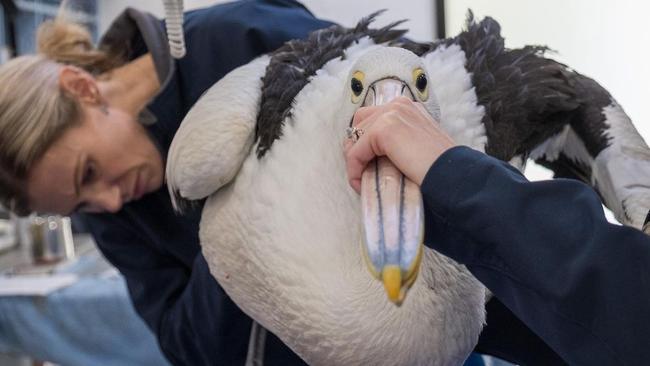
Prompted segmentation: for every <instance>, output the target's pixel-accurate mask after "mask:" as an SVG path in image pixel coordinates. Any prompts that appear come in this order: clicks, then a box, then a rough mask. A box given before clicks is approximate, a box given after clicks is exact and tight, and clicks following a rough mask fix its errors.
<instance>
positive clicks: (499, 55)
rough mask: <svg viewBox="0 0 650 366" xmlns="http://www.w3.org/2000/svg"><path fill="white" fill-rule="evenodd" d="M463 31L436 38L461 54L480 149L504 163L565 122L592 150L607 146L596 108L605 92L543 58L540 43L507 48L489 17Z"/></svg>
mask: <svg viewBox="0 0 650 366" xmlns="http://www.w3.org/2000/svg"><path fill="white" fill-rule="evenodd" d="M466 27H467V30H466V31H464V32H463V33H461V34H460V35H458V36H457V37H454V38H450V39H447V40H444V41H442V43H443V44H445V45H447V46H449V45H451V44H458V45H459V46H460V47H461V48H462V50H463V51H464V52H465V55H466V58H467V62H466V65H465V66H466V68H467V70H468V71H469V72H471V73H472V83H473V85H474V86H475V88H476V89H475V90H476V94H477V97H478V102H479V104H481V105H483V107H484V108H485V116H484V117H483V123H484V124H485V129H486V132H487V137H488V143H487V146H486V152H487V153H488V154H490V155H493V156H495V157H497V158H499V159H502V160H505V161H509V160H510V159H512V158H513V157H514V156H517V155H522V156H527V155H528V153H529V152H530V151H531V150H532V149H533V148H534V147H536V146H537V145H539V144H540V143H541V142H543V141H545V140H546V139H548V138H549V137H551V136H553V135H555V134H557V133H558V132H560V131H561V130H562V128H564V126H566V125H567V124H569V125H571V126H572V127H573V128H574V130H576V132H577V133H578V134H579V135H580V137H581V138H583V139H584V140H585V144H586V145H587V146H588V150H589V151H590V152H591V153H592V154H594V155H595V154H596V153H597V152H599V151H600V150H602V149H603V148H605V147H606V146H607V139H606V138H605V136H604V131H605V129H606V128H607V126H606V125H605V122H604V116H603V115H602V113H601V111H602V108H603V107H604V106H606V105H608V104H609V103H611V97H609V94H608V93H607V92H606V91H605V90H604V89H603V88H602V87H601V86H600V85H598V84H597V83H595V82H594V81H593V80H591V79H589V78H586V77H584V76H582V75H580V74H578V73H576V72H574V71H572V70H570V69H569V68H568V67H567V66H566V65H563V64H561V63H559V62H557V61H554V60H551V59H549V58H546V57H545V53H546V52H547V51H548V48H547V47H543V46H527V47H523V48H520V49H507V48H506V47H505V42H504V39H503V37H502V36H501V27H500V25H499V23H497V22H496V21H495V20H494V19H492V18H490V17H486V18H484V19H483V20H482V21H481V22H480V23H476V22H475V21H474V15H473V14H472V12H471V11H469V12H468V16H467V25H466Z"/></svg>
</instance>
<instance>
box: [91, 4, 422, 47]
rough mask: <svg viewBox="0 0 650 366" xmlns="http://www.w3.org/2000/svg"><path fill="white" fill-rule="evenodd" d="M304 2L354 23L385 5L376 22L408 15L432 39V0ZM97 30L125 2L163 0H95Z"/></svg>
mask: <svg viewBox="0 0 650 366" xmlns="http://www.w3.org/2000/svg"><path fill="white" fill-rule="evenodd" d="M220 2H225V1H224V0H185V1H184V3H185V9H186V10H189V9H194V8H200V7H204V6H208V5H210V4H216V3H220ZM303 4H305V6H307V8H309V10H311V11H312V12H313V13H314V14H315V15H316V16H317V17H319V18H323V19H328V20H332V21H335V22H337V23H339V24H342V25H345V26H353V25H354V24H356V22H357V21H358V20H359V19H361V18H362V17H364V16H366V15H368V14H370V13H372V12H374V11H376V10H379V9H388V11H387V12H386V13H384V15H383V16H381V18H379V19H378V20H377V22H376V24H377V25H385V24H387V23H390V22H392V21H395V20H399V19H410V21H409V22H408V23H406V24H405V25H404V26H403V27H405V28H408V29H410V30H411V33H410V37H412V38H413V39H415V40H432V39H433V35H434V30H435V14H434V6H433V0H408V1H407V2H406V4H407V6H404V4H405V3H402V2H396V1H395V0H304V1H303ZM97 5H98V12H97V13H98V16H99V33H100V34H102V33H103V32H104V31H105V30H106V28H107V27H108V26H109V25H110V23H111V21H112V20H113V19H114V18H115V17H116V16H117V15H118V14H119V13H120V12H121V11H122V10H123V9H124V8H125V7H127V6H132V7H137V8H139V9H144V10H147V11H149V12H151V13H153V14H154V15H156V16H159V17H163V16H164V8H163V6H162V0H98V2H97Z"/></svg>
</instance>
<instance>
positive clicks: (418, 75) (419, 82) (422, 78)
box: [413, 68, 429, 101]
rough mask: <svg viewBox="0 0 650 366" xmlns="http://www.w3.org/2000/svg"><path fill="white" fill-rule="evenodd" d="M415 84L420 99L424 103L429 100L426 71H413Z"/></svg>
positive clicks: (419, 69) (418, 69)
mask: <svg viewBox="0 0 650 366" xmlns="http://www.w3.org/2000/svg"><path fill="white" fill-rule="evenodd" d="M413 82H414V83H415V88H417V90H418V94H419V96H420V99H422V100H423V101H424V100H426V99H427V98H428V93H427V85H429V81H428V80H427V74H425V73H424V70H422V69H421V68H417V69H415V70H413Z"/></svg>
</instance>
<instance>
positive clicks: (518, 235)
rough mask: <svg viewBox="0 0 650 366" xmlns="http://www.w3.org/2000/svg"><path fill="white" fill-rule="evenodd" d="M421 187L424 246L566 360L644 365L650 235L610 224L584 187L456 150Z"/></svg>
mask: <svg viewBox="0 0 650 366" xmlns="http://www.w3.org/2000/svg"><path fill="white" fill-rule="evenodd" d="M421 189H422V193H423V196H424V202H425V218H426V227H425V232H426V234H425V243H427V246H429V247H431V248H433V249H435V250H438V251H440V252H442V253H444V254H445V255H448V256H449V257H451V258H453V259H455V260H456V261H458V262H460V263H463V264H465V265H466V266H467V268H468V269H469V270H470V271H471V272H472V274H474V276H476V277H477V278H478V279H479V280H480V281H481V282H482V283H484V284H485V285H486V286H487V287H488V288H489V289H490V290H491V291H492V292H493V293H494V295H495V296H496V297H497V298H498V299H499V300H500V301H501V302H502V303H503V304H505V305H506V306H507V308H509V309H510V310H511V311H512V312H513V313H514V314H515V315H516V316H517V317H518V318H519V319H521V321H522V322H523V323H524V324H525V325H527V326H528V327H530V329H532V330H533V331H534V332H535V333H536V334H538V335H539V336H540V337H541V338H542V339H544V340H545V341H546V343H547V344H548V345H549V346H550V347H551V348H552V349H553V350H554V351H555V352H557V354H559V355H560V356H561V357H562V359H564V361H566V362H567V363H569V364H571V365H643V364H648V362H650V347H649V346H650V238H649V237H648V236H646V235H645V234H643V233H642V232H641V231H638V230H636V229H633V228H629V227H624V226H619V225H614V224H610V223H608V222H607V220H606V219H605V216H604V213H603V210H602V207H601V203H600V200H599V198H598V196H597V195H596V193H595V192H594V191H593V190H592V189H591V188H589V187H588V186H586V185H584V184H582V183H580V182H577V181H572V180H560V179H558V180H552V181H543V182H532V183H531V182H528V181H527V180H526V178H524V177H523V176H522V175H521V174H520V173H519V172H518V171H517V170H516V169H514V168H512V167H511V166H509V165H507V164H505V163H503V162H501V161H498V160H496V159H493V158H491V157H489V156H487V155H485V154H482V153H479V152H476V151H473V150H470V149H469V148H466V147H456V148H453V149H451V150H449V151H447V152H446V153H444V154H443V155H442V156H441V157H440V158H439V159H438V160H437V161H436V162H435V163H434V164H433V165H432V167H431V168H430V170H429V172H428V173H427V175H426V177H425V179H424V181H423V184H422V188H421ZM488 314H489V313H488ZM488 323H489V319H488ZM540 357H542V356H540ZM536 361H537V362H536ZM524 363H539V364H555V363H556V362H548V363H547V362H544V361H542V359H541V358H540V359H538V360H535V359H534V358H533V359H532V360H529V361H528V362H526V361H524Z"/></svg>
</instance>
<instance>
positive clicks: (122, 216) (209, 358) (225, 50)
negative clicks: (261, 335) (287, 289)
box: [0, 0, 330, 365]
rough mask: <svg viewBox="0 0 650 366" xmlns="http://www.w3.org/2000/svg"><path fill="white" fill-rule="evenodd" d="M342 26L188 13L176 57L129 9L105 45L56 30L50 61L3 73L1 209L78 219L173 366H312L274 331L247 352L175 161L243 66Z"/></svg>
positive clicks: (279, 15) (65, 27)
mask: <svg viewBox="0 0 650 366" xmlns="http://www.w3.org/2000/svg"><path fill="white" fill-rule="evenodd" d="M329 25H330V24H329V23H327V22H324V21H320V20H317V19H315V18H314V17H313V16H312V15H311V14H310V13H309V11H308V10H307V9H305V8H304V7H303V6H302V5H300V4H299V3H297V2H295V1H291V0H272V1H271V0H269V1H252V0H248V1H241V2H235V3H228V4H223V5H218V6H214V7H211V8H206V9H202V10H197V11H193V12H189V13H188V14H187V15H186V17H185V37H186V42H187V49H188V53H187V55H186V56H185V57H184V58H183V59H181V60H178V61H173V60H172V59H171V58H170V56H169V51H168V45H167V41H166V38H165V34H164V28H163V24H162V23H161V22H160V21H159V20H157V19H156V18H154V17H153V16H151V15H149V14H147V13H143V12H140V11H137V10H135V9H127V10H126V11H125V12H124V13H123V14H122V15H120V16H119V17H118V18H117V19H116V20H115V22H114V23H113V24H112V26H111V27H110V29H109V30H108V31H107V33H106V34H105V35H104V37H103V38H102V41H101V42H100V46H99V48H98V49H94V48H93V47H92V44H91V42H90V37H89V35H88V33H87V32H86V31H85V30H84V29H82V28H80V27H79V26H76V25H71V24H66V23H63V22H60V21H57V22H53V23H49V24H48V25H46V26H45V28H43V29H41V30H40V32H39V42H38V43H39V48H40V51H41V52H40V55H33V56H23V57H19V58H16V59H14V60H12V61H10V62H8V63H6V64H5V65H3V66H2V67H1V68H0V202H1V203H2V204H3V205H5V206H6V207H9V208H11V209H12V210H13V211H15V212H18V213H21V214H27V213H29V212H32V211H37V212H52V213H61V214H71V213H73V212H77V213H78V215H79V217H81V218H83V220H84V221H85V223H86V224H87V225H88V227H89V228H90V230H91V231H92V233H93V235H94V237H95V240H96V241H97V244H98V245H99V247H100V249H101V250H102V252H103V253H104V254H105V256H106V257H107V258H108V259H109V260H110V261H111V262H112V263H113V264H114V265H115V266H116V267H117V268H118V269H119V270H120V271H121V272H122V274H123V275H124V276H125V278H126V280H127V284H128V288H129V291H130V294H131V297H132V298H133V302H134V304H135V307H136V310H137V311H138V313H139V314H140V315H141V316H142V317H143V318H144V320H145V321H146V322H147V324H148V325H149V327H150V328H151V329H152V330H153V331H154V332H155V333H156V334H157V336H158V340H159V343H160V345H161V348H162V350H163V351H164V353H165V355H166V356H167V357H168V358H169V360H170V361H172V362H173V363H175V364H188V365H201V364H209V365H218V364H223V365H236V364H240V365H241V364H244V362H245V360H246V358H247V357H249V358H251V357H258V358H260V357H261V358H263V359H265V360H266V361H267V362H268V363H269V364H283V365H289V364H302V361H301V360H300V359H299V358H298V357H297V356H296V355H294V354H293V353H292V352H290V351H289V350H288V349H287V348H286V347H285V346H284V345H283V344H282V343H281V342H280V341H279V340H278V339H277V338H275V337H273V336H272V335H269V336H268V337H267V339H266V347H261V348H254V347H253V348H252V349H255V350H258V351H262V352H263V351H264V350H265V352H264V353H260V354H252V353H251V354H249V352H248V347H249V338H250V335H251V320H250V319H249V318H248V317H247V316H246V315H244V314H243V313H242V312H241V311H240V310H239V309H238V308H237V307H236V306H235V305H234V304H233V303H232V302H231V301H230V299H229V298H228V297H227V296H226V295H225V293H224V292H223V290H222V289H221V288H220V287H219V286H218V285H217V283H216V282H215V281H214V279H213V278H212V276H211V275H210V274H209V272H208V269H207V265H206V263H205V261H204V259H203V257H202V256H201V255H200V253H199V245H198V218H199V214H200V207H197V208H196V209H195V210H193V211H191V212H189V213H188V215H185V216H182V217H181V216H178V215H176V214H175V213H174V212H173V210H172V207H171V204H170V199H169V196H168V194H167V188H166V187H164V186H163V184H164V182H163V176H164V171H163V170H164V168H163V167H164V162H163V161H164V158H165V156H166V153H167V149H168V147H169V144H170V142H171V139H172V137H173V135H174V132H175V131H176V129H177V128H178V126H179V124H180V122H181V120H182V118H183V116H185V114H186V113H187V111H188V110H189V109H190V108H191V107H192V105H193V104H194V103H195V102H196V100H197V99H198V98H199V96H200V95H201V94H202V93H203V92H204V91H205V90H206V89H207V88H209V87H210V86H211V85H212V84H214V83H215V82H216V81H217V80H218V79H220V78H221V77H222V76H223V75H225V74H226V73H227V72H229V71H230V70H232V69H233V68H235V67H237V66H240V65H242V64H244V63H247V62H249V61H250V60H252V59H253V58H255V57H256V56H258V55H260V54H262V53H266V52H269V51H271V50H273V49H275V48H277V47H278V46H280V45H281V44H282V43H284V42H285V41H287V40H289V39H294V38H301V37H305V36H306V35H307V34H308V33H309V32H310V31H312V30H314V29H318V28H322V27H325V26H329Z"/></svg>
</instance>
